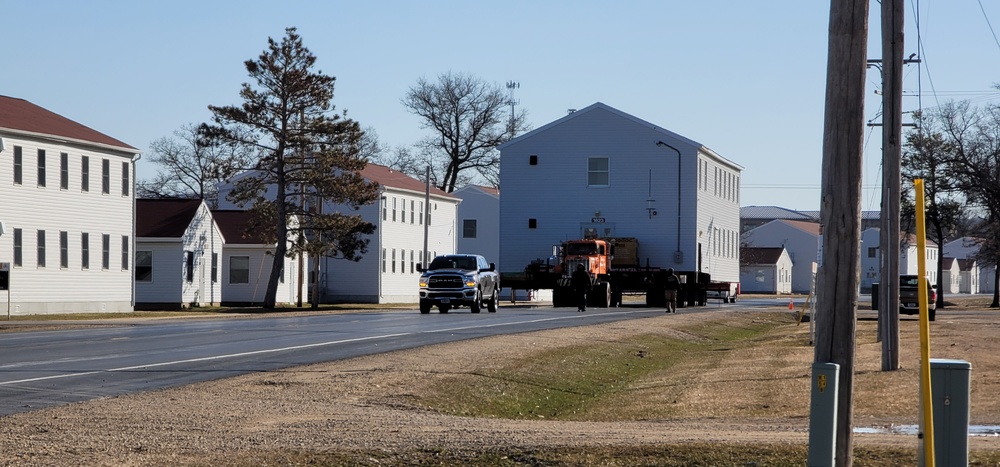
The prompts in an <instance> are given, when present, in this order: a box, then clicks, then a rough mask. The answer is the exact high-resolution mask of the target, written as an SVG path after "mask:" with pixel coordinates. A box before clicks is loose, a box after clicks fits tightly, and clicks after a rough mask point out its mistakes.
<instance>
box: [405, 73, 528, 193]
mask: <svg viewBox="0 0 1000 467" xmlns="http://www.w3.org/2000/svg"><path fill="white" fill-rule="evenodd" d="M402 103H403V106H404V107H406V109H407V110H408V111H410V112H411V113H413V114H415V115H417V116H418V117H420V120H421V127H422V128H427V129H430V130H432V131H433V132H434V135H433V136H429V137H427V138H426V139H424V140H423V141H421V142H420V143H419V144H418V148H419V149H420V151H419V152H418V153H417V154H411V153H409V152H407V153H405V154H399V153H397V156H399V155H406V156H407V157H409V158H410V159H411V161H410V162H408V163H406V164H403V165H410V166H414V165H416V166H421V167H426V166H427V165H428V164H429V165H430V166H431V170H432V172H434V175H433V177H432V178H433V179H434V180H435V183H434V184H435V186H437V187H438V188H440V189H442V190H444V191H446V192H449V193H450V192H452V191H455V188H456V187H457V186H460V185H463V184H465V183H469V182H470V181H473V180H474V179H475V178H477V177H483V178H485V179H487V180H496V178H497V177H496V176H495V174H496V173H497V171H498V170H499V166H500V152H499V151H497V149H496V147H497V145H499V144H501V143H503V142H505V141H508V140H510V139H511V138H513V137H514V135H516V134H518V133H520V132H522V131H524V130H525V129H526V126H525V120H526V115H527V114H526V112H525V111H523V110H522V111H520V112H518V113H514V112H513V111H509V110H510V109H511V107H510V104H511V100H510V97H509V95H508V93H507V92H506V91H505V89H504V88H503V87H502V86H501V85H499V84H491V83H487V82H485V81H483V80H481V79H479V78H476V77H474V76H471V75H468V74H464V73H451V72H448V73H445V74H442V75H440V76H438V79H437V81H436V82H431V81H428V80H426V79H424V78H421V79H420V80H418V81H417V84H416V85H415V86H413V87H411V88H410V90H409V92H407V94H406V97H404V98H403V99H402ZM418 161H419V162H418ZM470 172H471V173H470ZM407 173H409V172H407ZM411 175H413V174H412V173H411Z"/></svg>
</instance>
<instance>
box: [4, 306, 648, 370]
mask: <svg viewBox="0 0 1000 467" xmlns="http://www.w3.org/2000/svg"><path fill="white" fill-rule="evenodd" d="M625 313H628V314H632V313H640V312H639V311H634V312H632V311H629V312H625ZM610 314H616V315H621V314H622V312H615V313H592V314H590V315H588V316H590V317H593V316H605V315H610ZM581 318H587V316H580V315H570V316H556V317H550V318H536V319H528V320H523V321H514V322H506V323H494V324H480V325H469V326H460V327H454V328H445V329H436V330H433V331H420V332H419V333H420V334H433V333H438V332H453V331H464V330H468V329H477V328H491V327H499V326H511V325H515V324H528V323H540V322H545V321H558V320H564V319H581ZM413 334H418V333H417V332H401V333H396V334H382V335H378V336H369V337H357V338H353V339H341V340H336V341H327V342H316V343H312V344H302V345H293V346H290V347H281V348H277V349H263V350H253V351H249V352H239V353H234V354H226V355H213V356H210V357H198V358H189V359H185V360H174V361H169V362H160V363H148V364H144V365H134V366H125V367H120V368H108V369H104V370H93V371H84V372H78V373H63V374H58V375H49V376H39V377H37V378H25V379H19V380H14V381H0V386H10V385H14V384H22V383H34V382H38V381H48V380H54V379H63V378H71V377H75V376H89V375H96V374H101V373H117V372H123V371H132V370H139V369H143V368H156V367H162V366H170V365H179V364H182V363H194V362H206V361H212V360H224V359H227V358H237V357H246V356H249V355H261V354H267V353H276V352H285V351H289V350H302V349H309V348H314V347H324V346H328V345H337V344H346V343H349V342H362V341H370V340H378V339H389V338H393V337H401V336H408V335H413Z"/></svg>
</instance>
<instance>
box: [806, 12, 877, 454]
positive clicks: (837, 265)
mask: <svg viewBox="0 0 1000 467" xmlns="http://www.w3.org/2000/svg"><path fill="white" fill-rule="evenodd" d="M868 3H869V0H839V1H834V2H830V27H829V34H830V36H829V45H828V53H827V72H826V73H827V74H826V98H825V101H826V109H825V112H824V125H823V126H824V129H823V175H822V183H821V186H822V188H821V195H820V196H821V199H820V223H821V228H822V229H823V236H822V240H821V242H822V245H821V247H822V249H823V257H822V268H821V269H820V270H819V274H818V277H817V283H816V289H817V290H816V292H817V293H816V345H815V354H814V363H816V364H820V363H834V364H837V365H839V378H837V386H836V388H837V406H836V416H835V418H836V428H835V430H834V431H835V433H836V442H835V444H836V446H835V449H834V453H835V465H837V466H850V465H851V462H852V457H853V453H854V452H853V451H854V449H853V445H852V440H853V438H852V436H853V431H852V430H853V419H854V393H853V391H854V354H855V337H856V323H857V312H858V292H857V290H858V282H859V269H860V264H859V260H860V257H859V252H858V250H859V248H860V245H861V178H862V170H863V157H862V155H863V150H864V128H865V115H864V97H865V96H864V90H865V70H866V68H867V66H866V58H865V56H866V52H867V47H868ZM814 397H815V396H814Z"/></svg>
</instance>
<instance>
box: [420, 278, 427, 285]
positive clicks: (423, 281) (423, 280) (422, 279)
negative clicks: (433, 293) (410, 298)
mask: <svg viewBox="0 0 1000 467" xmlns="http://www.w3.org/2000/svg"><path fill="white" fill-rule="evenodd" d="M420 286H421V287H427V278H426V277H421V278H420Z"/></svg>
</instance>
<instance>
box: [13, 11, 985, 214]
mask: <svg viewBox="0 0 1000 467" xmlns="http://www.w3.org/2000/svg"><path fill="white" fill-rule="evenodd" d="M829 8H830V5H829V2H823V1H801V0H768V1H764V2H749V1H737V0H701V1H697V2H694V1H690V0H650V1H630V0H626V1H621V2H607V1H589V0H582V1H545V0H508V1H504V2H480V1H458V0H455V1H438V0H426V1H363V2H361V1H349V2H348V1H338V0H327V1H300V0H288V1H283V2H274V1H269V2H265V1H256V0H241V1H211V0H201V1H189V0H171V1H159V2H139V1H106V0H105V1H102V0H89V1H82V2H81V1H70V0H64V1H55V0H35V1H30V2H29V1H21V0H0V11H2V13H0V16H2V17H3V20H4V21H3V27H2V28H0V41H2V43H3V44H4V45H3V47H2V50H0V63H2V64H3V71H2V72H0V94H3V95H7V96H11V97H18V98H23V99H27V100H29V101H31V102H33V103H35V104H38V105H40V106H42V107H45V108H47V109H49V110H52V111H54V112H56V113H59V114H61V115H64V116H66V117H68V118H70V119H73V120H75V121H77V122H80V123H82V124H84V125H87V126H90V127H92V128H94V129H96V130H98V131H101V132H103V133H106V134H108V135H110V136H112V137H115V138H117V139H120V140H122V141H124V142H126V143H128V144H130V145H132V146H135V147H137V148H139V149H140V150H141V151H143V152H146V151H148V148H149V143H150V142H151V141H153V140H155V139H157V138H161V137H165V136H170V135H171V134H172V133H173V132H174V131H175V130H177V129H179V128H180V127H181V126H182V125H185V124H188V123H200V122H203V121H207V120H208V119H209V118H210V113H209V111H208V110H207V106H208V105H210V104H211V105H228V104H237V103H239V99H238V94H237V93H238V90H239V86H240V84H241V83H243V82H245V81H247V80H248V77H247V75H246V71H245V69H244V67H243V62H244V61H245V60H247V59H252V58H255V57H257V56H258V55H259V54H260V53H261V52H262V51H263V50H264V49H265V48H266V45H267V38H268V37H269V36H270V37H274V38H280V37H282V36H283V35H284V29H285V28H286V27H289V26H295V27H297V28H298V30H299V33H300V34H301V35H302V37H303V40H304V42H305V45H306V46H307V47H308V48H309V49H310V50H311V51H312V52H313V53H314V54H315V55H316V56H317V57H318V69H320V70H321V71H323V72H324V73H326V74H330V75H333V76H335V77H336V78H337V85H336V95H335V97H334V104H335V105H336V106H337V108H338V109H340V110H344V109H346V110H348V116H349V117H351V118H353V119H355V120H357V121H359V122H360V123H361V125H362V126H364V127H371V128H374V129H375V131H376V132H377V134H378V136H379V138H380V140H381V141H382V142H383V143H386V144H388V145H390V146H404V145H410V144H412V143H414V142H416V141H417V140H419V139H420V138H421V137H422V136H424V135H426V134H427V133H426V130H421V129H420V127H419V121H418V120H417V118H416V117H414V116H413V115H410V114H409V113H407V112H406V111H405V109H404V108H403V106H402V105H401V104H400V99H401V98H402V97H403V96H404V94H405V93H406V91H407V89H408V88H409V87H410V86H412V85H413V84H414V83H415V82H416V81H417V79H418V78H420V77H427V78H429V79H435V78H436V77H437V75H439V74H441V73H444V72H447V71H454V72H465V73H470V74H473V75H476V76H478V77H480V78H482V79H484V80H487V81H490V82H496V83H500V84H502V83H506V82H508V81H511V80H513V81H517V82H519V83H520V88H519V89H517V90H516V94H515V97H516V98H517V99H518V100H519V102H520V105H519V107H520V108H523V109H525V110H527V112H528V120H529V123H530V124H531V125H532V126H533V127H536V128H537V127H539V126H542V125H544V124H546V123H548V122H551V121H552V120H555V119H557V118H560V117H562V116H563V115H565V114H566V110H567V109H574V108H583V107H586V106H587V105H590V104H592V103H594V102H598V101H600V102H604V103H605V104H608V105H610V106H612V107H615V108H617V109H619V110H621V111H624V112H626V113H629V114H632V115H635V116H636V117H639V118H642V119H644V120H647V121H649V122H651V123H654V124H656V125H658V126H661V127H664V128H667V129H669V130H671V131H674V132H676V133H679V134H681V135H684V136H685V137H688V138H690V139H693V140H695V141H698V142H700V143H702V144H704V145H706V146H708V147H709V148H711V149H713V150H715V151H716V152H718V153H719V154H721V155H722V156H724V157H726V158H728V159H730V160H732V161H734V162H736V163H738V164H740V165H742V166H743V167H744V168H745V171H744V173H743V178H742V184H743V190H742V193H741V196H742V199H741V205H744V206H747V205H777V206H784V207H788V208H792V209H803V210H813V209H818V207H819V184H820V177H821V173H820V166H821V164H820V163H821V157H822V156H821V151H822V132H823V106H824V89H825V80H826V55H827V27H828V20H829ZM879 8H880V7H879V5H878V3H876V2H874V1H873V2H872V4H871V10H872V15H873V16H872V20H871V21H870V22H869V43H870V44H872V47H871V51H870V52H869V57H870V58H879V57H881V49H880V41H881V38H880V34H881V32H880V22H879V16H878V15H879ZM906 8H907V15H906V16H907V24H906V30H905V31H906V43H907V44H906V48H905V49H906V52H905V53H906V54H907V55H909V54H910V53H917V52H918V50H917V40H916V39H917V29H916V27H915V16H916V9H917V2H916V0H913V1H910V2H907V5H906ZM984 10H985V14H984ZM919 16H920V22H921V26H920V33H921V34H920V36H921V39H922V42H923V46H924V49H923V53H922V54H921V58H922V59H923V62H924V63H923V66H922V67H921V68H920V70H919V73H918V67H916V66H912V65H911V66H909V67H907V68H906V69H905V70H904V71H905V73H906V77H905V81H904V88H905V92H906V94H907V96H910V97H906V98H905V99H904V111H909V110H914V109H917V108H918V106H919V105H922V106H923V107H924V108H928V107H934V106H936V105H939V104H941V103H944V102H947V101H949V100H962V99H971V100H972V101H973V102H975V103H976V104H984V103H987V102H992V101H994V100H996V99H998V98H1000V92H998V91H997V90H995V89H993V85H994V83H997V82H1000V44H998V43H997V40H996V37H995V36H994V34H993V32H992V31H991V28H990V24H991V23H992V25H993V27H994V28H995V29H996V30H997V31H998V32H1000V3H998V2H996V1H992V0H985V1H981V0H922V1H920V2H919ZM918 76H919V77H920V78H921V79H920V80H919V81H920V82H919V83H918ZM879 81H880V78H879V75H878V72H877V71H876V70H871V71H869V80H868V83H869V89H868V90H866V93H867V94H868V95H869V96H870V98H869V100H868V101H867V102H866V107H865V111H866V114H867V115H868V116H869V118H871V119H876V115H877V114H878V111H879V107H880V106H879V103H880V97H879V96H877V95H875V90H876V88H878V87H880V83H879ZM918 89H921V90H922V95H921V97H920V98H919V99H918V98H917V97H916V93H917V90H918ZM876 120H877V119H876ZM873 130H874V131H873V134H872V137H871V139H870V140H869V141H868V142H867V144H866V153H865V180H864V182H863V184H864V186H865V187H866V189H867V190H866V192H865V196H864V199H863V206H862V207H863V209H878V199H879V196H878V194H877V191H876V190H877V189H878V184H879V179H880V177H881V175H880V172H879V160H880V158H881V155H880V152H879V151H880V148H881V138H880V131H881V130H880V129H879V128H877V127H876V128H874V129H873ZM138 170H139V178H140V179H142V178H148V177H150V176H151V175H152V174H153V173H155V170H156V167H155V166H154V165H153V164H150V163H149V162H148V160H142V161H140V162H139V169H138Z"/></svg>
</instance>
